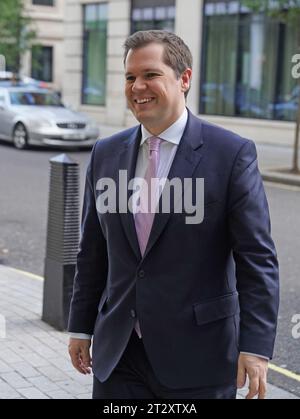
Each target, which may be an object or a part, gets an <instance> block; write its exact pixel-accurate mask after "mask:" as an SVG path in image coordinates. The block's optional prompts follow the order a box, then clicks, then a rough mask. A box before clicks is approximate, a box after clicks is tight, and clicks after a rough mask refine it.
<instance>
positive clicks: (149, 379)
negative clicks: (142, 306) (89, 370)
mask: <svg viewBox="0 0 300 419" xmlns="http://www.w3.org/2000/svg"><path fill="white" fill-rule="evenodd" d="M235 398H236V383H228V384H227V385H225V386H221V387H220V386H219V387H200V388H184V389H175V390H174V389H171V388H168V387H165V386H164V385H163V384H161V383H160V382H159V381H158V379H157V378H156V376H155V374H154V372H153V369H152V367H151V365H150V363H149V360H148V358H147V355H146V352H145V349H144V345H143V340H142V339H139V338H138V336H137V334H136V332H135V331H133V332H132V335H131V337H130V340H129V342H128V345H127V348H126V349H125V351H124V354H123V356H122V358H121V360H120V362H119V363H118V365H117V366H116V368H115V369H114V371H113V372H112V374H111V375H110V377H109V378H108V380H106V381H105V382H104V383H101V382H100V381H99V380H98V379H97V378H96V377H95V376H94V385H93V399H235Z"/></svg>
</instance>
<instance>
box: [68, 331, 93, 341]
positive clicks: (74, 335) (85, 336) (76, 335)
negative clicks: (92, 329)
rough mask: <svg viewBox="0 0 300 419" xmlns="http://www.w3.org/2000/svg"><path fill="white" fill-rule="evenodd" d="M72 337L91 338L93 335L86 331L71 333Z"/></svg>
mask: <svg viewBox="0 0 300 419" xmlns="http://www.w3.org/2000/svg"><path fill="white" fill-rule="evenodd" d="M69 335H70V338H74V339H89V340H91V339H92V337H93V335H87V334H86V333H73V332H71V333H69Z"/></svg>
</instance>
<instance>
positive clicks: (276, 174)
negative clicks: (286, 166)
mask: <svg viewBox="0 0 300 419" xmlns="http://www.w3.org/2000/svg"><path fill="white" fill-rule="evenodd" d="M280 170H282V169H281V168H277V169H267V170H262V171H261V175H262V178H263V180H265V181H267V182H274V183H281V184H284V185H290V186H300V175H294V174H289V173H280Z"/></svg>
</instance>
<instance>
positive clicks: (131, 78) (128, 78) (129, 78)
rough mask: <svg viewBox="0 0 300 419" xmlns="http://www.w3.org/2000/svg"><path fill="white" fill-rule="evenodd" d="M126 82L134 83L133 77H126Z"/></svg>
mask: <svg viewBox="0 0 300 419" xmlns="http://www.w3.org/2000/svg"><path fill="white" fill-rule="evenodd" d="M126 81H134V77H133V76H128V77H126Z"/></svg>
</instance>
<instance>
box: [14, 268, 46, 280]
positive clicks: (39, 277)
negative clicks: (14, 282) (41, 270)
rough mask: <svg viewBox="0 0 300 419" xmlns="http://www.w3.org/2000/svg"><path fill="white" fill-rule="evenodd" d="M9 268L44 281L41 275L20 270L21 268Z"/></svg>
mask: <svg viewBox="0 0 300 419" xmlns="http://www.w3.org/2000/svg"><path fill="white" fill-rule="evenodd" d="M9 269H11V270H12V271H15V272H18V273H20V274H22V275H26V276H28V277H29V278H32V279H36V280H38V281H44V278H43V277H42V276H39V275H35V274H32V273H31V272H26V271H22V270H21V269H16V268H11V267H9Z"/></svg>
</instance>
